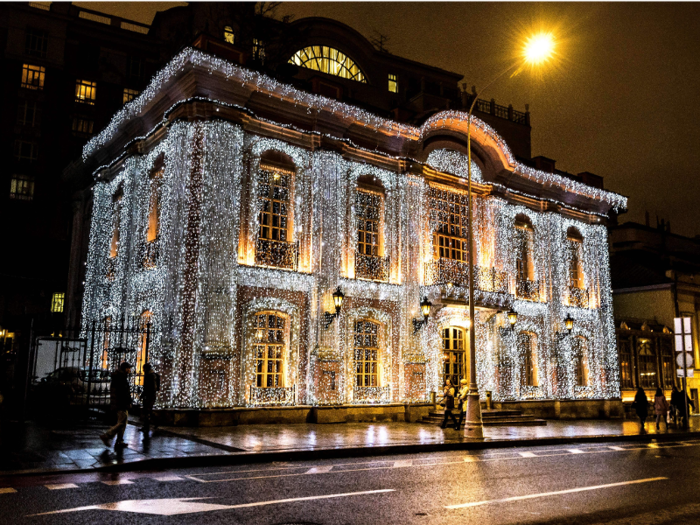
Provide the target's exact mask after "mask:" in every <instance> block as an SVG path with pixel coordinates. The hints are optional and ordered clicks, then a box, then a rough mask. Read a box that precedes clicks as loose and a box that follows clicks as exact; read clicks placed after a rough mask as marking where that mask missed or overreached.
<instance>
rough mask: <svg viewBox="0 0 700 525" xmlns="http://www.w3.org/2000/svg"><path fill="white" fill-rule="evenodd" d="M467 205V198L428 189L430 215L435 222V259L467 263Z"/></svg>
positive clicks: (459, 194)
mask: <svg viewBox="0 0 700 525" xmlns="http://www.w3.org/2000/svg"><path fill="white" fill-rule="evenodd" d="M468 204H469V201H468V198H467V196H466V195H463V194H461V193H456V192H452V191H447V190H440V189H437V188H431V189H430V208H431V210H430V213H431V216H434V217H435V219H436V220H437V229H436V230H435V233H434V234H433V247H434V249H435V257H436V258H440V259H452V260H453V261H459V262H466V261H467V255H468V250H469V248H468V242H467V224H468V222H469V221H468Z"/></svg>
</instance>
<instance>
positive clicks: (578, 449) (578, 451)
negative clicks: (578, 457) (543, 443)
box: [569, 448, 584, 454]
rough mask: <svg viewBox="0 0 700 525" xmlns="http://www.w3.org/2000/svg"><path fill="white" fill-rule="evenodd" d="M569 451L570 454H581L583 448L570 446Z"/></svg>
mask: <svg viewBox="0 0 700 525" xmlns="http://www.w3.org/2000/svg"><path fill="white" fill-rule="evenodd" d="M569 452H570V453H571V454H583V453H584V452H583V450H581V449H580V448H570V449H569Z"/></svg>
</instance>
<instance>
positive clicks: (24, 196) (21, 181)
mask: <svg viewBox="0 0 700 525" xmlns="http://www.w3.org/2000/svg"><path fill="white" fill-rule="evenodd" d="M10 198H11V199H15V200H18V201H30V200H32V199H34V177H30V176H28V175H13V176H12V180H11V181H10Z"/></svg>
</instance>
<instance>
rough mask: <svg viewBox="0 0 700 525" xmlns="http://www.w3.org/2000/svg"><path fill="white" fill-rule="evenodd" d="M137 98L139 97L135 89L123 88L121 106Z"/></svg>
mask: <svg viewBox="0 0 700 525" xmlns="http://www.w3.org/2000/svg"><path fill="white" fill-rule="evenodd" d="M138 96H139V92H138V91H136V90H135V89H128V88H124V97H123V99H122V104H126V103H127V102H131V101H132V100H134V99H135V98H136V97H138Z"/></svg>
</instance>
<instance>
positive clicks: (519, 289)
mask: <svg viewBox="0 0 700 525" xmlns="http://www.w3.org/2000/svg"><path fill="white" fill-rule="evenodd" d="M515 295H516V296H517V298H518V299H525V300H526V301H539V300H540V282H539V281H530V280H529V279H517V280H516V281H515Z"/></svg>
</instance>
